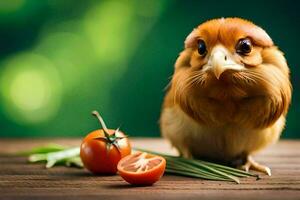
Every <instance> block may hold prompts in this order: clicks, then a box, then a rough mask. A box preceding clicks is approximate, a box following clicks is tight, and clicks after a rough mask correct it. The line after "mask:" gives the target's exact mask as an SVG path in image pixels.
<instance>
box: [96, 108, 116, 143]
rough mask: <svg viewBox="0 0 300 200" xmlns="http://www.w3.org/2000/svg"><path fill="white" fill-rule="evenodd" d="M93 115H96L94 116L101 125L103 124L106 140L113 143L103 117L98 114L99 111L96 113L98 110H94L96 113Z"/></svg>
mask: <svg viewBox="0 0 300 200" xmlns="http://www.w3.org/2000/svg"><path fill="white" fill-rule="evenodd" d="M92 115H94V116H95V117H96V118H97V119H98V121H99V122H100V124H101V126H102V128H103V132H104V135H105V137H106V139H107V140H108V141H110V142H112V141H111V139H110V135H109V133H108V129H107V127H106V124H105V122H104V120H103V118H102V117H101V115H100V114H99V113H98V111H96V110H94V111H93V112H92Z"/></svg>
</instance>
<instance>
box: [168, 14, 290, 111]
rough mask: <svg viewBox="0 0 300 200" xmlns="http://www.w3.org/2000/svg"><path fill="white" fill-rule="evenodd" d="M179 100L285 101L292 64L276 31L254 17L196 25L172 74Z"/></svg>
mask: <svg viewBox="0 0 300 200" xmlns="http://www.w3.org/2000/svg"><path fill="white" fill-rule="evenodd" d="M172 87H173V88H174V91H175V95H174V97H175V100H176V101H178V102H179V103H182V104H184V105H191V104H197V103H196V102H197V101H198V100H199V99H201V98H209V99H212V100H217V101H223V100H228V99H231V100H240V99H244V98H249V97H253V96H264V95H265V96H270V98H277V97H278V98H280V99H282V101H283V102H284V101H285V105H284V106H283V107H284V108H283V109H284V110H285V111H287V108H288V104H289V101H290V96H291V94H290V93H291V90H290V82H289V68H288V66H287V63H286V60H285V58H284V56H283V54H282V52H281V51H279V50H278V48H277V47H276V46H274V44H273V41H272V39H271V38H270V36H269V35H268V34H267V33H266V32H265V31H264V30H263V29H262V28H260V27H258V26H256V25H255V24H253V23H252V22H250V21H247V20H243V19H240V18H220V19H213V20H210V21H207V22H205V23H203V24H201V25H199V26H198V27H197V28H195V29H194V30H193V31H192V32H191V33H190V34H189V35H188V36H187V38H186V40H185V48H184V50H183V51H182V52H181V53H180V55H179V57H178V59H177V61H176V64H175V72H174V75H173V78H172Z"/></svg>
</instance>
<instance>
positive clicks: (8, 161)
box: [0, 138, 300, 200]
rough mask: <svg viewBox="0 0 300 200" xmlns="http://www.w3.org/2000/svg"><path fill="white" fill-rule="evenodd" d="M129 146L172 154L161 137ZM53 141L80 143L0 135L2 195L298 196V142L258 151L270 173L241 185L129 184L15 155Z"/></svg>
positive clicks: (167, 178)
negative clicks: (146, 185) (2, 137)
mask: <svg viewBox="0 0 300 200" xmlns="http://www.w3.org/2000/svg"><path fill="white" fill-rule="evenodd" d="M132 141H133V146H135V147H140V148H145V149H149V150H155V151H163V152H166V153H170V154H176V151H175V150H174V149H171V147H170V145H169V144H168V143H167V142H166V141H164V140H162V139H147V138H144V139H143V138H140V139H139V138H136V139H132ZM49 142H55V143H59V144H63V145H69V146H78V145H79V144H80V140H78V139H34V140H32V139H22V140H19V139H1V140H0V199H5V200H7V199H55V200H57V199H64V200H67V199H118V200H121V199H143V200H146V199H184V200H185V199H201V198H205V199H300V151H299V150H300V141H287V140H285V141H280V142H279V143H278V144H276V145H274V146H272V147H270V148H268V149H266V150H265V151H264V152H262V153H260V154H259V155H257V156H256V157H255V158H256V160H257V161H259V162H261V163H264V164H266V165H268V166H269V167H271V169H272V173H273V175H272V176H271V177H268V176H266V175H261V177H262V179H260V180H255V179H254V178H245V179H241V184H239V185H238V184H235V183H227V182H216V181H206V180H200V179H194V178H187V177H179V176H171V175H164V177H163V178H162V179H161V180H160V181H159V182H158V183H156V184H155V185H153V186H148V187H132V186H130V185H128V184H127V183H126V182H124V181H123V180H122V178H121V177H119V176H118V175H115V176H94V175H91V174H90V173H89V172H87V171H86V170H83V169H76V168H66V167H63V166H59V167H54V168H52V169H45V167H44V165H43V164H29V163H27V160H26V158H25V157H22V156H15V155H13V153H15V152H17V151H20V150H24V149H29V148H31V147H34V146H37V145H42V144H47V143H49Z"/></svg>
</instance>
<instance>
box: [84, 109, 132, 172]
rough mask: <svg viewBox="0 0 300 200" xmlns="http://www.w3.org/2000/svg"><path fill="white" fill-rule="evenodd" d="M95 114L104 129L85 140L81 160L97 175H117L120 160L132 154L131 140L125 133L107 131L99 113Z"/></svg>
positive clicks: (92, 133)
mask: <svg viewBox="0 0 300 200" xmlns="http://www.w3.org/2000/svg"><path fill="white" fill-rule="evenodd" d="M93 114H94V115H95V116H96V117H98V119H99V121H100V123H101V125H102V127H103V129H99V130H95V131H93V132H91V133H89V134H88V135H87V136H86V137H85V138H84V139H83V141H82V144H81V146H80V158H81V160H82V162H83V165H84V166H85V168H87V169H88V170H90V171H91V172H93V173H95V174H115V173H116V172H117V165H118V162H119V161H120V159H121V158H123V157H125V156H127V155H129V154H130V153H131V147H130V143H129V140H128V138H127V137H126V136H125V134H124V133H123V132H121V131H119V130H112V129H107V128H106V125H105V123H104V121H103V119H102V118H101V116H100V115H99V114H98V112H96V111H94V112H93ZM104 130H106V131H104Z"/></svg>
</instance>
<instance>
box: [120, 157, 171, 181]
mask: <svg viewBox="0 0 300 200" xmlns="http://www.w3.org/2000/svg"><path fill="white" fill-rule="evenodd" d="M165 168H166V160H165V159H164V158H163V157H161V156H157V155H153V154H149V153H145V152H136V153H134V154H131V155H128V156H125V157H124V158H122V159H121V160H120V162H119V163H118V172H119V174H120V176H121V177H122V178H123V179H124V180H125V181H127V182H128V183H130V184H133V185H152V184H153V183H155V182H156V181H158V180H159V179H160V178H161V177H162V175H163V174H164V171H165Z"/></svg>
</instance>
